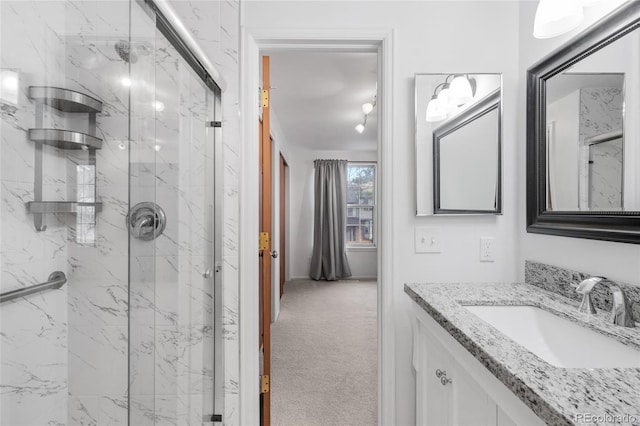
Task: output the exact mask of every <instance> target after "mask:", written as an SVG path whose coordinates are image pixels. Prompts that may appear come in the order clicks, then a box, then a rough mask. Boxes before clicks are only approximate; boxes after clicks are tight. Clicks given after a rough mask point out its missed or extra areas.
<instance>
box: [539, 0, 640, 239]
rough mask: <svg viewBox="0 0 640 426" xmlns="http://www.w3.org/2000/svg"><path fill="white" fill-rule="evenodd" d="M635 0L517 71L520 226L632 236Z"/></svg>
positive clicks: (637, 182)
mask: <svg viewBox="0 0 640 426" xmlns="http://www.w3.org/2000/svg"><path fill="white" fill-rule="evenodd" d="M639 27H640V2H629V3H627V4H625V5H623V6H621V7H620V8H618V9H616V10H615V11H614V12H612V13H611V14H610V15H608V16H607V17H605V18H604V19H603V20H601V21H600V22H599V23H597V24H596V25H594V26H593V27H591V28H590V29H588V30H587V31H585V32H583V33H581V34H579V35H578V36H577V37H576V38H575V39H573V40H570V41H569V42H567V43H566V44H565V45H563V46H561V47H560V48H559V49H557V50H556V51H554V52H553V53H551V54H550V55H549V56H547V57H546V58H544V59H542V60H541V61H540V62H538V63H537V64H535V65H533V66H532V67H531V68H529V70H528V71H527V231H528V232H532V233H542V234H550V235H562V236H569V237H578V238H590V239H599V240H609V241H619V242H628V243H640V143H639V142H640V121H639V120H638V114H639V113H640V59H639V58H638V56H639V55H638V51H639V49H640V29H639Z"/></svg>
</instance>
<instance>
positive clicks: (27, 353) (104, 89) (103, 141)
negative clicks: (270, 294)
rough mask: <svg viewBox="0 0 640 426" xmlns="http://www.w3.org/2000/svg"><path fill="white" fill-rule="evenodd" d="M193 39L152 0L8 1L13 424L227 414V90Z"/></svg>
mask: <svg viewBox="0 0 640 426" xmlns="http://www.w3.org/2000/svg"><path fill="white" fill-rule="evenodd" d="M187 46H188V45H187V44H185V43H184V42H183V41H182V40H181V39H180V37H179V36H178V35H177V33H176V32H175V31H174V30H173V27H172V24H171V23H170V22H169V21H168V20H167V19H166V17H165V16H164V15H163V14H162V12H161V10H160V9H158V8H157V5H156V4H154V3H153V2H152V1H150V0H147V1H142V0H130V1H81V0H67V1H30V0H16V1H12V0H3V1H1V2H0V58H1V60H0V73H1V75H0V114H1V116H2V121H1V123H0V124H1V127H0V131H1V143H2V145H1V146H0V180H1V185H2V187H1V195H2V198H1V208H0V262H1V265H2V275H1V277H0V293H2V296H0V338H1V341H0V361H1V364H0V424H3V425H5V424H6V425H16V426H17V425H29V426H33V425H112V424H117V425H126V424H130V425H136V426H138V425H161V424H162V425H164V424H166V425H191V424H207V423H210V422H213V421H216V420H219V419H220V415H221V414H222V412H221V408H222V404H221V402H220V401H221V397H222V395H221V377H222V374H221V371H222V368H223V361H222V359H221V353H222V351H221V347H220V344H219V342H221V321H220V318H221V306H220V300H221V296H220V295H219V291H220V290H219V289H220V285H219V282H220V280H221V277H220V272H219V270H220V268H219V265H220V261H219V256H220V253H221V246H220V244H221V242H220V235H221V232H220V224H219V218H220V213H221V212H220V209H221V206H220V202H218V201H217V200H218V199H219V196H220V191H218V190H217V189H216V188H217V185H219V182H220V179H219V173H220V171H221V168H220V167H218V166H217V164H218V163H219V162H220V150H219V147H220V145H221V141H220V137H221V133H220V129H219V118H218V117H219V115H220V96H221V92H220V89H219V88H218V86H217V85H216V83H215V82H214V81H213V80H212V79H211V77H210V76H209V75H208V74H207V72H206V70H205V69H204V68H203V67H202V66H201V65H200V63H199V62H198V60H197V59H196V57H195V56H194V55H193V54H192V53H191V52H190V50H189V48H188V47H187ZM34 286H35V287H34Z"/></svg>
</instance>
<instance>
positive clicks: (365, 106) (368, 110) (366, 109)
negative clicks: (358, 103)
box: [355, 95, 377, 134]
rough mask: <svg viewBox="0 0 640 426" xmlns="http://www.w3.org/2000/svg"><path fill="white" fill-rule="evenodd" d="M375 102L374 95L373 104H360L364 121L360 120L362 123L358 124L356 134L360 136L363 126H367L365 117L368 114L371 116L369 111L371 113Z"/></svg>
mask: <svg viewBox="0 0 640 426" xmlns="http://www.w3.org/2000/svg"><path fill="white" fill-rule="evenodd" d="M376 100H377V97H376V96H375V95H374V96H373V102H367V103H364V104H362V112H363V113H364V119H363V120H362V123H359V124H358V125H357V126H356V127H355V129H356V132H358V133H360V134H362V132H364V126H366V125H367V117H368V116H369V114H371V111H373V107H375V106H376Z"/></svg>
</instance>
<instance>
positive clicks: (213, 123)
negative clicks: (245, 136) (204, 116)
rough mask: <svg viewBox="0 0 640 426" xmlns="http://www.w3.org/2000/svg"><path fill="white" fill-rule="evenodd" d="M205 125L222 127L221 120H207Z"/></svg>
mask: <svg viewBox="0 0 640 426" xmlns="http://www.w3.org/2000/svg"><path fill="white" fill-rule="evenodd" d="M206 126H207V127H222V121H207V123H206Z"/></svg>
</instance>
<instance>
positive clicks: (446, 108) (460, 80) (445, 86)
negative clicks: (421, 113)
mask: <svg viewBox="0 0 640 426" xmlns="http://www.w3.org/2000/svg"><path fill="white" fill-rule="evenodd" d="M450 78H452V80H451V83H449V79H450ZM454 83H455V84H454ZM438 90H440V91H439V92H438ZM475 93H476V80H475V79H474V78H473V77H469V74H449V75H448V76H447V77H446V78H445V79H444V83H440V84H438V85H437V86H436V88H435V89H434V90H433V95H432V96H431V99H430V100H429V103H428V104H427V113H426V117H425V119H426V121H428V122H429V123H433V122H436V121H442V120H444V119H445V118H447V115H449V114H450V113H452V112H453V111H455V109H456V108H459V107H461V106H463V105H464V104H466V103H468V102H470V101H471V100H472V99H473V96H474V95H475Z"/></svg>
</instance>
